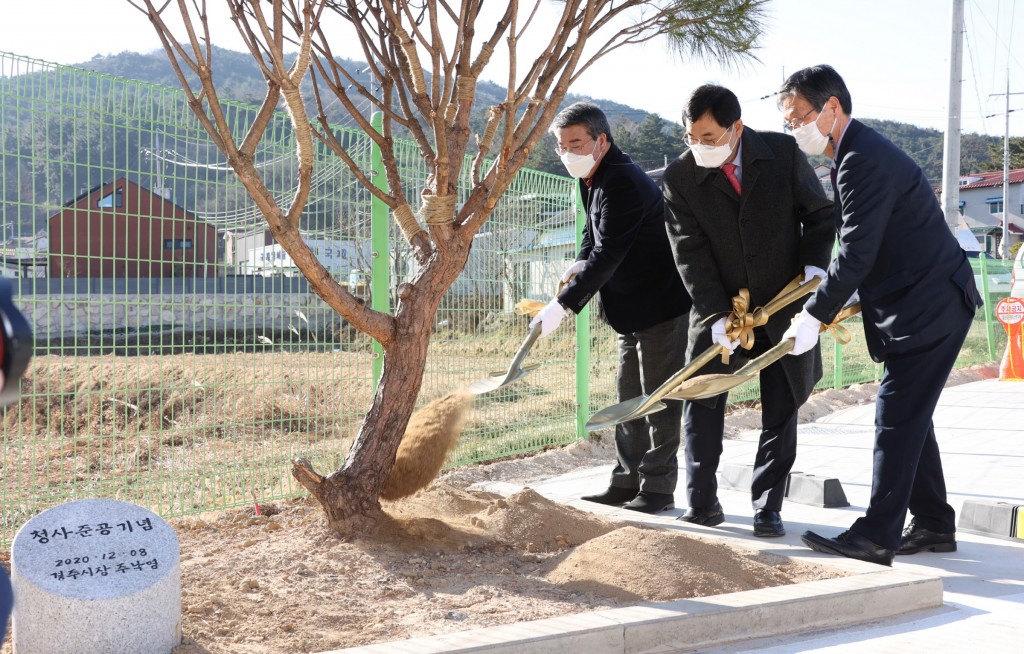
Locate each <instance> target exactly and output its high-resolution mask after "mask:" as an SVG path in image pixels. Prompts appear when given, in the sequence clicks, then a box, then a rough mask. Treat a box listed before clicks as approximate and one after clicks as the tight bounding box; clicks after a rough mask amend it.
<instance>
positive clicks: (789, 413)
mask: <svg viewBox="0 0 1024 654" xmlns="http://www.w3.org/2000/svg"><path fill="white" fill-rule="evenodd" d="M740 113H741V111H740V104H739V100H737V99H736V96H735V95H734V94H733V93H732V91H730V90H729V89H726V88H723V87H721V86H715V85H710V84H709V85H705V86H702V87H700V88H698V89H696V90H695V91H694V92H693V94H692V95H691V97H690V100H689V102H688V103H687V107H686V110H685V112H684V118H685V122H686V126H687V134H686V139H687V142H688V144H689V145H690V150H688V151H687V152H685V153H683V154H682V155H681V156H680V157H679V158H678V159H676V160H675V161H673V162H672V163H671V164H669V166H668V168H667V169H666V170H665V177H664V181H663V182H662V184H663V188H664V193H665V208H666V219H667V228H668V235H669V241H670V242H671V243H672V248H673V252H674V255H675V261H676V265H677V267H678V268H679V274H680V276H681V277H682V280H683V284H684V285H685V286H686V290H687V291H688V292H689V294H690V296H691V297H692V298H693V308H692V309H691V310H690V321H689V349H688V352H687V359H688V360H690V359H692V358H694V356H695V355H696V354H699V353H700V352H702V351H704V350H705V349H707V348H708V347H710V346H711V345H712V344H713V343H720V344H722V345H723V346H725V347H726V349H727V350H729V351H732V352H733V355H732V356H731V357H730V361H729V363H728V364H724V363H721V362H720V361H718V360H716V361H714V362H712V363H711V364H708V365H707V366H706V367H704V368H703V369H701V371H700V374H707V373H727V372H731V371H732V370H735V369H736V367H737V366H739V365H741V364H743V363H745V362H746V360H748V359H749V358H752V357H755V356H757V355H760V354H762V353H763V352H764V351H765V350H767V349H768V348H770V347H771V346H773V345H776V344H778V343H779V342H780V341H781V340H782V334H783V332H785V331H786V328H787V327H788V326H789V324H790V321H791V319H792V317H793V316H794V315H795V314H796V313H797V312H798V311H799V310H800V303H799V302H797V303H794V304H792V305H790V306H788V307H786V308H784V309H782V310H781V311H779V312H777V313H776V314H775V315H773V316H772V317H771V318H770V319H769V320H768V322H767V324H765V325H764V326H762V327H758V328H756V329H755V330H754V333H753V336H754V344H753V347H752V348H751V349H749V350H744V349H739V350H737V349H736V347H737V346H738V341H735V340H732V339H730V337H729V336H727V335H726V333H725V316H726V314H728V313H729V312H730V311H731V310H732V308H733V307H732V298H733V297H735V296H736V295H737V294H739V292H740V290H741V289H748V290H749V293H750V302H749V307H750V310H751V311H753V309H754V308H756V307H761V306H764V305H765V304H767V303H768V302H769V301H770V300H771V299H772V298H774V297H775V296H776V295H777V294H778V293H779V291H781V290H782V289H783V288H784V287H785V286H786V285H787V284H788V283H789V282H791V281H793V280H794V279H796V278H797V276H800V275H802V276H803V279H802V281H805V282H806V281H810V280H811V279H813V278H814V277H823V276H824V275H825V272H824V270H823V269H824V268H825V267H826V266H828V261H829V255H830V252H831V249H832V244H833V242H834V240H835V233H834V231H833V227H832V203H831V202H830V201H829V200H828V198H827V197H826V196H825V193H824V190H823V189H822V187H821V184H820V182H819V181H818V179H817V177H816V176H815V174H814V170H813V169H812V168H811V166H810V164H809V163H808V162H807V157H805V156H804V154H803V153H802V152H800V150H799V149H798V148H797V145H796V142H795V141H794V140H793V138H792V137H790V136H787V135H785V134H779V133H772V132H765V133H757V132H754V130H752V129H750V128H748V127H744V125H743V122H742V121H741V120H740ZM821 374H822V370H821V353H820V350H819V349H818V348H812V349H811V350H810V351H809V352H807V353H806V354H805V355H803V356H800V357H785V358H784V359H783V360H782V361H780V362H778V363H775V364H772V365H770V366H768V367H766V368H765V369H764V370H762V371H761V373H760V383H761V423H762V431H761V438H760V443H759V445H758V451H757V456H756V458H755V461H754V472H753V481H752V483H751V501H752V504H753V508H754V511H755V513H754V535H755V536H782V535H784V534H785V528H784V526H783V524H782V518H781V515H780V511H781V509H782V500H783V497H784V495H785V489H786V482H787V479H788V476H789V472H790V470H791V469H792V467H793V462H794V461H795V459H796V426H797V412H798V410H799V408H800V405H802V404H803V403H804V402H805V401H806V400H807V398H808V396H809V395H810V393H811V390H812V389H813V388H814V385H815V383H817V381H818V380H819V379H820V378H821ZM727 396H728V394H727V393H723V394H722V395H719V396H717V397H714V398H710V399H707V400H696V401H692V402H687V403H686V409H685V412H684V420H683V428H684V434H685V457H686V473H687V482H686V491H687V500H688V502H689V509H688V510H687V511H686V513H684V514H683V515H682V516H680V518H679V519H680V520H684V521H686V522H692V523H696V524H701V525H705V526H714V525H717V524H721V523H722V522H723V521H724V520H725V516H724V514H723V513H722V506H721V504H720V503H719V502H718V495H717V491H718V484H717V480H716V478H715V472H716V470H717V469H718V462H719V458H720V457H721V453H722V438H723V430H724V427H725V404H726V398H727Z"/></svg>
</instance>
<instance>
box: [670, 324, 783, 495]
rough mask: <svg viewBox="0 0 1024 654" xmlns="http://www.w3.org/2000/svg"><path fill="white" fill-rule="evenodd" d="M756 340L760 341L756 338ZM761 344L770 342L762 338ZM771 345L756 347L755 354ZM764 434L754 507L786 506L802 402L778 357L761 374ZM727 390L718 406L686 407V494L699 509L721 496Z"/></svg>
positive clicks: (689, 404) (759, 447)
mask: <svg viewBox="0 0 1024 654" xmlns="http://www.w3.org/2000/svg"><path fill="white" fill-rule="evenodd" d="M756 342H757V340H755V343H756ZM761 343H767V341H766V339H764V338H762V339H761ZM763 349H767V345H763V346H762V347H758V346H757V345H755V346H754V350H753V351H752V352H751V353H750V355H751V356H757V354H758V353H759V352H760V351H761V350H763ZM760 383H761V437H760V440H759V441H758V445H757V455H756V457H755V459H754V475H753V480H752V482H751V487H750V495H751V504H752V506H753V507H754V509H755V510H756V509H769V510H771V511H779V510H781V509H782V500H783V499H784V498H785V495H786V483H787V482H788V480H789V473H790V471H791V470H792V469H793V463H794V461H796V426H797V414H798V412H799V409H800V407H799V406H798V405H797V403H796V400H795V399H794V398H793V391H792V389H791V388H790V386H789V381H788V380H787V379H786V374H785V372H784V371H783V369H782V366H781V365H780V364H779V363H778V362H776V363H773V364H772V365H770V366H768V367H767V368H765V369H764V370H762V371H761V373H760ZM728 395H729V394H728V393H723V394H722V395H719V396H717V397H716V398H715V402H714V406H706V405H705V404H703V403H701V402H687V403H686V409H685V410H684V412H683V432H684V434H685V460H686V495H687V502H688V503H689V505H690V507H692V508H694V509H703V508H707V507H709V506H711V505H712V504H714V503H715V502H716V501H717V500H718V479H717V477H716V476H715V474H716V472H717V471H718V463H719V460H720V459H721V457H722V438H723V432H724V429H725V405H726V400H727V398H728Z"/></svg>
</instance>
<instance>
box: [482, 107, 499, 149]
mask: <svg viewBox="0 0 1024 654" xmlns="http://www.w3.org/2000/svg"><path fill="white" fill-rule="evenodd" d="M501 108H502V106H501V105H495V106H493V107H491V108H489V109H488V110H487V126H486V127H485V128H484V135H483V137H482V138H480V141H479V143H480V151H481V152H487V151H489V150H490V149H491V142H493V141H494V135H495V134H496V133H497V132H498V123H499V122H501V116H502V111H501Z"/></svg>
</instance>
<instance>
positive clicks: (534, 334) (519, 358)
mask: <svg viewBox="0 0 1024 654" xmlns="http://www.w3.org/2000/svg"><path fill="white" fill-rule="evenodd" d="M540 326H541V323H537V324H536V325H535V326H533V327H531V328H530V333H529V334H527V335H526V339H525V340H524V341H523V344H522V345H520V346H519V349H518V350H516V355H515V356H514V357H512V363H510V364H509V366H508V371H509V372H515V371H516V370H519V367H520V366H521V365H522V363H523V359H525V358H526V355H527V354H529V352H530V348H531V347H533V344H534V343H536V342H537V339H538V338H540Z"/></svg>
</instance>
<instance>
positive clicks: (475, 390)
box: [466, 363, 540, 395]
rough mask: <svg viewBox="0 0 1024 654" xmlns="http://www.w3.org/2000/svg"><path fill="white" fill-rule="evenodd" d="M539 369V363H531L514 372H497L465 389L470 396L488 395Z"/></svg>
mask: <svg viewBox="0 0 1024 654" xmlns="http://www.w3.org/2000/svg"><path fill="white" fill-rule="evenodd" d="M539 367H540V364H539V363H531V364H528V365H525V366H522V367H521V368H516V370H515V371H509V370H499V371H496V372H492V373H491V374H490V375H488V376H486V377H481V378H480V379H478V380H476V381H475V382H473V383H472V384H470V385H469V387H468V388H467V389H466V390H467V392H469V393H470V394H471V395H483V394H484V393H490V392H491V391H496V390H498V389H499V388H501V387H502V386H508V385H509V384H511V383H512V382H514V381H517V380H519V379H522V378H523V377H525V376H526V375H528V374H529V373H530V372H531V371H533V370H536V369H537V368H539Z"/></svg>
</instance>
